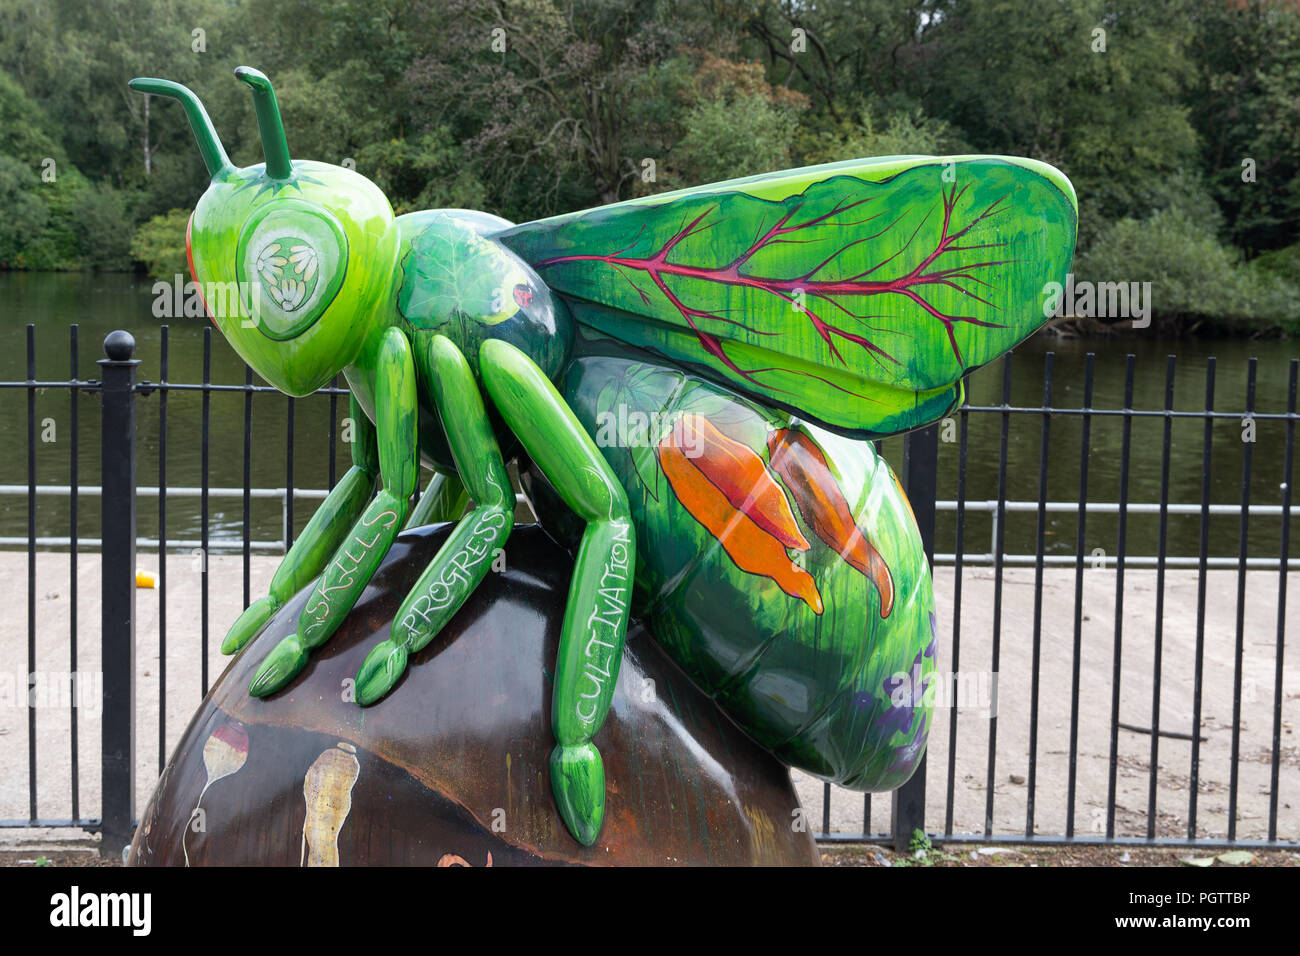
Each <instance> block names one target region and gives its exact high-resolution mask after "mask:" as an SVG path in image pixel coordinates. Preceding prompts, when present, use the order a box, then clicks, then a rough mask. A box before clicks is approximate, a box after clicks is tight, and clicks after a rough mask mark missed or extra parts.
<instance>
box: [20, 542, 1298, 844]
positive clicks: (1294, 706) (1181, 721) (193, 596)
mask: <svg viewBox="0 0 1300 956" xmlns="http://www.w3.org/2000/svg"><path fill="white" fill-rule="evenodd" d="M98 561H99V559H98V555H93V554H92V555H83V556H81V558H80V561H79V565H78V581H79V594H78V602H77V604H78V619H79V621H78V626H79V640H78V663H79V669H80V670H82V671H84V672H87V673H89V674H92V675H93V674H95V673H97V672H98V669H99V660H100V647H99V606H98V593H99V563H98ZM210 561H211V575H210V590H209V606H208V619H209V622H210V628H209V653H208V660H209V674H210V679H211V680H215V679H216V677H217V675H219V674H220V673H221V671H222V669H223V668H224V667H225V659H224V658H222V657H221V655H220V652H219V651H218V645H219V644H220V641H221V637H222V636H223V635H224V632H225V627H226V626H227V624H228V623H229V622H230V621H232V620H234V618H235V616H236V615H237V614H238V613H239V610H240V609H241V607H242V572H241V561H240V558H239V557H221V556H218V557H213V558H211V559H210ZM277 561H278V559H277V558H275V557H257V556H255V557H254V559H253V564H252V588H253V594H254V595H255V596H256V595H258V594H259V593H261V592H262V591H263V589H264V588H265V587H266V586H267V584H268V583H269V581H270V579H271V575H272V574H273V573H274V570H275V567H276V564H277ZM139 563H140V566H141V567H142V568H156V567H157V556H156V555H148V554H141V556H140V562H139ZM168 568H169V581H168V595H167V725H166V731H167V733H166V736H167V748H168V753H170V748H171V746H172V745H174V743H175V741H176V740H177V738H178V737H179V736H180V734H181V732H182V730H183V729H184V727H185V724H186V722H187V721H188V720H189V717H190V715H191V713H192V712H193V710H194V707H195V706H196V705H197V704H198V702H199V700H200V698H201V696H202V694H201V686H200V677H199V671H200V668H199V661H200V650H199V648H200V640H201V620H202V618H201V595H200V587H199V582H200V576H199V574H198V573H197V563H196V561H195V559H193V558H191V557H189V556H187V555H172V556H169V558H168ZM1033 582H1034V576H1033V570H1032V569H1011V570H1007V571H1006V572H1005V574H1004V577H1003V585H1002V591H1003V596H1002V601H1003V604H1002V640H1001V659H1000V665H999V668H998V681H997V705H998V711H997V713H998V719H997V722H996V732H997V745H996V753H997V761H996V763H995V766H994V772H993V778H992V779H993V790H994V796H995V799H994V806H993V813H992V821H991V826H992V830H993V832H994V834H999V833H1003V834H1005V833H1023V832H1024V830H1025V815H1026V799H1027V794H1028V786H1027V780H1028V775H1029V766H1028V758H1027V754H1028V750H1029V725H1030V721H1029V712H1030V699H1031V698H1030V689H1031V680H1030V662H1031V641H1032V633H1033V631H1032V624H1033V596H1034V588H1033ZM994 583H995V582H994V578H993V574H992V570H991V569H987V568H975V569H967V571H966V573H965V577H964V583H963V593H962V628H961V642H960V664H961V668H960V670H961V672H962V673H963V674H964V675H966V676H965V680H966V682H967V683H966V686H971V687H977V686H978V685H979V682H980V681H984V682H985V686H988V684H987V682H988V679H989V674H990V672H991V661H992V618H993V614H992V608H993V592H994ZM1277 586H1278V575H1277V574H1276V573H1275V572H1263V571H1252V572H1250V574H1249V575H1248V582H1247V593H1246V598H1247V600H1246V609H1245V631H1244V655H1243V669H1242V688H1243V691H1242V727H1241V738H1240V754H1241V757H1240V760H1239V763H1238V768H1239V769H1238V772H1239V782H1238V807H1237V814H1238V822H1237V832H1238V836H1239V837H1240V838H1244V839H1258V838H1263V837H1264V836H1265V835H1266V828H1267V819H1268V799H1269V798H1268V790H1269V770H1270V768H1269V760H1270V758H1271V754H1272V741H1271V735H1272V708H1273V686H1274V666H1275V656H1274V651H1275V642H1276V637H1277V591H1278V587H1277ZM1289 592H1290V595H1291V598H1290V601H1289V603H1288V607H1287V615H1286V621H1287V631H1288V634H1289V635H1290V638H1291V641H1290V643H1291V649H1290V650H1291V652H1290V654H1289V655H1287V658H1286V661H1285V670H1284V701H1283V713H1282V717H1283V721H1284V725H1283V728H1282V738H1281V747H1280V753H1281V785H1280V787H1279V790H1280V793H1279V804H1278V830H1279V836H1281V837H1283V838H1289V839H1300V737H1298V736H1297V734H1296V732H1295V731H1296V728H1297V726H1300V646H1297V639H1298V638H1297V635H1300V573H1292V574H1291V575H1290V576H1289ZM936 595H937V601H938V605H939V621H940V628H939V631H940V648H941V658H940V667H941V668H942V669H944V670H951V669H952V660H953V656H954V655H953V640H952V631H953V626H952V622H953V613H952V607H953V574H952V569H951V568H940V569H939V571H938V573H937V575H936ZM1207 595H1208V597H1207V601H1206V627H1205V638H1204V641H1205V647H1204V661H1205V664H1204V675H1205V679H1204V682H1203V701H1202V721H1201V729H1200V732H1201V735H1202V736H1203V737H1204V738H1205V741H1204V743H1202V744H1201V752H1200V761H1201V762H1200V782H1199V798H1198V799H1199V816H1198V832H1199V833H1200V834H1201V835H1204V836H1222V835H1226V831H1227V813H1228V788H1229V779H1230V773H1231V753H1232V749H1231V748H1232V690H1233V661H1234V645H1235V640H1236V623H1235V622H1236V601H1237V587H1236V572H1234V571H1212V572H1210V575H1209V578H1208V590H1207ZM1196 597H1197V582H1196V575H1195V572H1187V571H1170V572H1168V576H1167V584H1166V594H1165V628H1164V647H1163V657H1164V667H1163V674H1164V676H1163V681H1162V684H1161V708H1160V723H1161V727H1162V729H1166V730H1170V731H1175V732H1178V733H1182V734H1189V733H1190V731H1191V728H1192V705H1193V687H1194V681H1193V674H1194V672H1193V661H1194V660H1195V646H1196ZM69 598H70V590H69V559H68V555H66V554H40V555H38V556H37V581H36V610H37V668H38V669H39V670H41V671H43V672H46V673H47V674H66V673H67V672H68V670H69V651H70V647H69V637H68V634H69V606H70V603H71V602H70V600H69ZM26 602H27V556H26V554H25V553H22V552H0V768H2V770H3V773H0V819H17V818H23V819H25V818H26V817H27V815H28V781H27V759H28V754H27V709H26V707H25V706H24V700H23V693H22V690H23V687H24V684H25V680H24V678H25V675H26V673H27V670H28V667H27V614H26ZM1154 606H1155V572H1154V571H1132V570H1130V571H1129V572H1128V573H1127V576H1126V587H1125V595H1124V613H1123V617H1124V631H1123V657H1122V667H1121V685H1120V686H1121V692H1120V703H1119V715H1120V721H1121V722H1123V723H1126V724H1131V725H1134V726H1136V727H1140V728H1146V727H1150V726H1151V699H1152V680H1151V675H1152V658H1153V653H1154V640H1153V622H1154V619H1155V612H1154ZM1073 607H1074V572H1073V570H1059V569H1058V570H1048V571H1047V572H1045V575H1044V594H1043V628H1042V663H1041V669H1040V672H1041V676H1040V681H1039V693H1040V700H1039V724H1038V727H1039V730H1038V755H1039V756H1038V765H1037V796H1036V801H1035V804H1036V806H1035V823H1036V829H1037V831H1038V832H1040V833H1060V832H1064V829H1065V825H1066V794H1067V785H1068V771H1069V755H1070V728H1071V715H1070V701H1071V693H1070V688H1071V680H1072V673H1071V668H1072V649H1073V635H1074V623H1073V616H1072V611H1073ZM137 609H138V610H137V613H138V625H137V644H138V647H137V673H138V697H139V711H138V716H137V729H138V732H139V735H140V736H139V743H138V745H137V752H136V758H137V762H138V768H139V769H138V779H139V796H138V804H137V806H138V807H142V806H143V805H144V803H145V801H146V800H147V798H148V796H149V793H150V791H151V790H152V787H153V781H154V779H155V776H156V774H157V770H158V749H159V748H158V717H157V714H158V699H159V680H160V666H159V651H158V648H159V641H158V634H159V607H158V592H157V591H153V590H139V591H137ZM1083 610H1084V616H1085V617H1084V620H1083V630H1082V649H1083V652H1082V655H1081V659H1080V666H1079V713H1078V759H1077V761H1076V764H1075V768H1076V774H1077V779H1076V798H1075V823H1074V825H1075V830H1076V832H1077V833H1080V834H1083V833H1097V834H1100V833H1102V832H1104V829H1105V825H1106V819H1105V806H1106V796H1107V788H1108V771H1109V748H1110V713H1111V699H1112V698H1111V688H1112V671H1113V651H1114V644H1115V633H1114V630H1115V628H1114V611H1115V572H1114V570H1113V569H1110V570H1091V569H1090V570H1088V571H1086V572H1085V574H1084V590H1083ZM83 690H84V691H85V692H86V699H87V700H88V701H89V703H90V704H91V706H87V707H82V708H80V709H79V710H78V734H79V741H78V754H79V770H80V793H79V798H80V806H79V810H80V812H81V813H82V815H84V816H95V815H97V814H98V809H97V808H98V805H99V793H98V791H99V752H98V745H99V718H98V714H97V713H96V711H95V709H94V707H93V702H94V699H95V696H96V694H97V692H98V688H97V687H96V686H95V685H94V682H93V678H92V679H91V680H90V682H89V683H88V684H85V685H83ZM69 712H70V708H69V707H67V706H58V707H50V708H41V709H38V712H37V738H38V743H37V782H38V788H39V805H38V813H39V815H40V816H41V817H42V818H66V817H68V816H70V814H71V812H72V807H71V746H70V717H69ZM949 718H950V711H949V710H947V709H936V711H935V721H934V725H933V732H932V734H931V737H930V749H929V761H928V766H929V777H928V780H929V784H930V786H929V788H928V806H927V828H928V829H931V830H935V829H938V830H942V829H943V826H944V821H945V814H946V812H947V803H946V796H945V791H946V782H947V767H948V753H949ZM957 723H958V730H957V742H958V743H957V761H956V767H955V771H956V772H955V787H954V806H953V829H954V832H958V833H982V832H983V831H984V829H985V827H986V824H987V822H988V821H986V797H987V789H986V788H987V780H988V776H987V772H988V745H989V732H990V727H991V722H990V720H989V719H988V718H987V716H985V714H984V713H983V712H981V711H980V710H979V709H974V710H965V709H962V710H959V718H958V721H957ZM1150 741H1151V738H1150V736H1149V735H1148V734H1146V733H1142V732H1134V731H1129V730H1121V731H1120V732H1119V741H1118V745H1119V746H1118V753H1119V757H1118V766H1117V775H1116V788H1117V792H1116V805H1117V809H1116V821H1115V826H1116V832H1117V833H1119V834H1121V835H1131V836H1144V835H1145V833H1146V808H1147V795H1148V782H1149V761H1150ZM1190 754H1191V744H1190V742H1189V741H1187V740H1177V739H1166V738H1162V739H1161V743H1160V756H1159V778H1158V790H1157V798H1158V799H1157V819H1156V833H1157V835H1160V836H1175V835H1178V834H1181V833H1184V832H1185V831H1186V828H1187V806H1188V797H1189V787H1190V778H1189V762H1190ZM795 780H796V784H797V786H798V788H799V791H800V794H801V796H802V797H803V800H804V804H805V807H806V808H807V811H808V815H809V819H810V822H811V825H812V826H813V828H815V829H819V828H820V827H821V819H822V809H821V807H822V784H821V783H820V782H819V781H816V780H811V779H809V778H807V777H806V775H801V774H799V773H797V772H796V773H795ZM830 816H831V819H830V822H831V829H832V831H840V832H846V833H847V832H851V833H860V832H862V829H863V819H862V796H861V795H860V794H855V793H849V792H846V791H839V790H835V791H834V795H833V798H832V804H831V815H830ZM888 825H889V797H888V795H881V796H878V797H876V798H875V800H874V805H873V808H872V820H871V831H872V832H876V833H879V832H881V831H882V830H887V829H888ZM6 836H7V837H8V838H10V839H12V838H15V837H16V836H18V834H17V833H14V832H12V831H10V832H8V833H6V831H0V840H3V839H5V838H6Z"/></svg>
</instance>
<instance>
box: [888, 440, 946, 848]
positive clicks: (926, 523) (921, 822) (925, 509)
mask: <svg viewBox="0 0 1300 956" xmlns="http://www.w3.org/2000/svg"><path fill="white" fill-rule="evenodd" d="M938 468H939V426H938V425H937V424H935V425H930V426H929V427H927V428H922V429H920V430H919V431H914V432H912V433H911V434H909V435H908V436H907V437H906V438H904V439H903V485H904V487H906V488H907V497H908V498H909V499H911V502H912V511H913V512H914V513H915V514H916V526H917V528H918V529H920V532H921V543H922V544H923V545H924V546H925V555H926V558H927V559H928V560H929V562H930V567H931V570H933V568H934V513H935V499H936V498H937V497H938V486H937V483H936V473H937V472H938ZM927 760H928V758H927V757H925V756H923V757H922V758H921V763H920V765H919V766H918V767H917V768H916V772H915V773H913V774H912V776H911V777H910V778H908V781H907V783H905V784H903V785H902V786H901V787H899V788H898V789H897V790H895V791H894V792H893V794H892V797H891V800H890V820H891V823H892V825H891V829H892V830H893V834H894V849H895V850H896V851H897V852H899V853H905V852H907V850H908V846H909V844H910V843H911V841H912V833H913V832H914V831H916V830H920V831H922V832H925V765H926V762H927Z"/></svg>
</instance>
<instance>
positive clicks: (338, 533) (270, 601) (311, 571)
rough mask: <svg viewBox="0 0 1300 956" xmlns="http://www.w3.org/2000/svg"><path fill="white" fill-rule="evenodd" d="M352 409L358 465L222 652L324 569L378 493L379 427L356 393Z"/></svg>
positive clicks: (250, 632)
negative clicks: (359, 402) (376, 429)
mask: <svg viewBox="0 0 1300 956" xmlns="http://www.w3.org/2000/svg"><path fill="white" fill-rule="evenodd" d="M349 414H350V415H351V416H352V421H353V422H354V423H355V425H354V441H353V443H352V467H351V468H350V469H348V472H347V474H345V475H344V476H343V478H342V479H340V481H339V483H338V484H336V485H335V486H334V488H333V489H332V490H331V491H330V493H329V496H328V497H326V499H325V501H324V502H323V503H322V504H321V506H320V508H318V509H317V510H316V513H315V514H314V515H312V518H311V521H309V522H307V527H305V528H303V530H302V534H300V535H298V540H297V541H295V542H294V543H293V546H292V547H291V548H290V549H289V553H288V554H286V555H285V556H284V560H283V561H281V562H280V567H279V568H277V569H276V572H275V577H274V578H272V579H271V588H270V591H269V593H268V594H267V596H266V597H264V598H258V599H257V600H256V601H254V602H253V603H252V604H250V605H249V606H248V607H247V608H245V609H244V613H243V614H241V615H239V617H238V618H237V619H236V620H235V623H234V624H232V625H231V627H230V631H229V633H227V634H226V639H225V640H224V641H222V642H221V653H223V654H233V653H235V651H237V650H239V649H240V648H241V647H243V646H244V645H245V644H247V643H248V642H249V641H251V640H252V639H253V638H254V637H256V636H257V635H258V633H260V632H261V630H262V628H263V626H265V624H266V622H267V621H269V620H270V619H271V616H272V615H273V614H275V612H276V611H278V610H280V608H282V607H283V606H284V602H285V601H287V600H289V598H291V597H293V596H294V595H295V594H297V593H298V592H299V591H301V590H302V589H303V588H305V587H306V586H307V585H308V583H310V582H311V580H312V579H313V578H315V577H316V576H317V575H319V574H320V572H321V569H322V568H323V567H325V562H326V561H328V560H329V557H330V555H331V554H333V553H334V550H335V549H336V548H337V547H338V546H339V544H340V543H341V542H342V540H343V533H344V532H345V531H346V530H347V529H348V528H350V527H352V523H353V522H354V521H356V520H357V516H358V515H359V514H361V509H362V508H364V507H365V505H366V502H367V501H369V500H370V496H371V495H372V494H373V493H374V490H375V478H377V477H378V476H379V456H378V453H377V452H376V450H375V427H374V426H373V425H372V424H370V419H368V418H367V417H366V415H365V413H364V412H363V411H361V406H360V405H358V404H357V400H356V398H355V397H352V398H349Z"/></svg>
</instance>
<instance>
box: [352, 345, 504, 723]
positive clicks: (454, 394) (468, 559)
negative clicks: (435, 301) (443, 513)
mask: <svg viewBox="0 0 1300 956" xmlns="http://www.w3.org/2000/svg"><path fill="white" fill-rule="evenodd" d="M429 368H430V369H432V372H433V374H432V375H431V376H430V378H431V379H432V381H433V391H434V403H435V405H436V406H437V409H438V416H439V418H440V419H441V421H442V426H443V430H444V431H445V432H446V433H447V439H448V441H449V443H450V445H451V452H452V456H453V457H454V458H455V460H456V469H457V471H458V472H459V473H460V475H461V476H462V478H463V480H464V482H465V484H466V485H467V486H468V489H469V493H470V494H471V495H472V496H473V498H474V510H472V511H471V512H469V513H468V514H467V515H465V516H464V517H463V518H461V519H460V521H459V522H458V523H457V525H456V528H455V530H453V531H452V533H451V535H450V537H448V538H447V540H446V542H444V543H443V546H442V547H441V548H439V549H438V553H437V554H436V555H434V557H433V560H432V561H430V562H429V566H428V568H426V569H425V571H424V573H423V574H422V575H420V580H419V581H417V582H416V583H415V587H413V588H412V589H411V591H410V593H409V594H408V595H407V596H406V600H404V601H403V602H402V606H401V608H399V609H398V612H397V616H396V617H395V618H393V629H392V633H391V634H390V635H389V637H388V639H387V640H385V641H382V642H380V643H379V644H377V645H376V646H375V648H374V649H373V650H372V651H371V652H370V653H369V654H368V655H367V656H366V659H365V661H364V662H363V663H362V665H361V669H360V670H359V671H358V672H357V702H358V703H360V704H363V705H365V704H373V703H374V702H375V701H377V700H379V699H380V698H381V697H383V696H384V695H385V694H387V693H388V692H389V691H390V690H391V689H392V687H393V685H394V684H396V683H397V681H398V679H399V678H400V677H401V676H402V674H403V673H404V672H405V671H406V665H407V661H408V659H409V657H410V655H411V654H414V653H415V652H416V651H418V650H420V649H421V648H423V647H424V646H425V645H426V644H428V643H429V641H431V640H433V638H434V636H435V635H436V634H437V633H438V632H439V631H440V630H442V628H443V625H445V624H446V623H447V621H449V620H450V619H451V617H452V615H453V614H455V613H456V612H457V611H458V610H460V606H461V605H462V604H464V603H465V599H466V598H467V597H469V596H470V594H472V593H473V591H474V589H475V588H476V587H478V585H479V582H481V581H482V580H483V578H484V576H485V575H486V574H487V572H488V569H489V568H491V567H492V561H493V557H494V556H495V554H496V552H497V549H499V548H500V547H502V546H503V545H504V544H505V542H506V538H507V537H508V536H509V534H510V529H511V528H512V527H513V525H514V511H515V496H514V490H513V489H512V488H511V486H510V478H509V477H508V476H507V475H506V468H505V464H504V463H503V462H502V460H501V451H500V449H499V448H498V447H497V442H496V438H495V437H494V436H493V434H492V426H491V425H490V424H489V422H488V417H487V412H486V411H485V410H484V408H483V397H482V395H480V394H479V389H478V383H477V382H475V381H474V373H473V371H472V370H471V369H470V367H469V362H468V361H466V359H465V356H464V355H462V354H461V351H460V349H458V348H457V347H456V346H455V345H454V344H452V342H451V340H450V339H448V338H446V337H445V336H442V335H438V336H435V337H434V338H433V341H432V342H431V343H430V345H429Z"/></svg>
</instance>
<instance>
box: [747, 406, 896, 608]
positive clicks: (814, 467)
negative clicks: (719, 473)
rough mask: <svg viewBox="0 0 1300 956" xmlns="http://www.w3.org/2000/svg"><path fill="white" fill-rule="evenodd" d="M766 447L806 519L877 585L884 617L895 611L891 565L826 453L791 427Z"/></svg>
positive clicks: (770, 438)
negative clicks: (870, 535)
mask: <svg viewBox="0 0 1300 956" xmlns="http://www.w3.org/2000/svg"><path fill="white" fill-rule="evenodd" d="M767 448H768V454H769V456H770V457H771V460H772V468H773V470H775V471H776V473H777V474H778V475H780V476H781V480H782V481H784V482H785V483H786V486H787V487H788V488H789V489H790V492H791V493H792V494H793V495H794V500H795V502H796V503H797V504H798V506H799V512H800V514H802V515H803V517H804V520H805V521H807V522H808V524H809V525H810V526H811V527H812V529H813V532H814V533H815V534H816V535H817V537H819V538H821V539H822V541H824V542H826V544H828V545H830V546H831V547H832V548H834V549H835V550H836V551H838V552H839V554H840V555H841V557H843V558H844V560H845V561H847V562H848V563H849V564H851V565H853V567H855V568H857V569H858V570H859V571H861V572H862V573H863V574H864V575H866V577H867V580H868V581H870V582H871V583H872V584H874V585H875V586H876V590H877V591H878V592H879V594H880V616H881V617H889V614H890V612H891V611H892V610H893V609H894V578H893V575H892V574H890V572H889V565H888V564H887V563H886V562H885V559H884V558H883V557H882V556H881V554H880V552H879V551H877V550H876V549H875V548H874V547H873V546H872V544H871V542H870V541H868V540H867V536H866V534H864V533H863V531H862V529H861V528H859V527H858V525H857V522H856V521H855V520H854V518H853V512H852V511H851V510H850V509H849V503H848V502H847V501H845V500H844V495H843V493H842V492H841V491H840V486H839V483H838V482H837V481H836V480H835V476H834V475H833V474H832V473H831V470H830V468H829V466H827V464H826V456H825V455H823V454H822V450H821V449H820V448H818V447H817V444H816V443H815V442H814V441H813V440H812V439H811V438H810V437H808V435H806V434H805V433H804V432H802V431H800V430H799V429H790V428H781V429H778V430H776V431H774V432H772V433H770V434H769V435H768V438H767Z"/></svg>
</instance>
